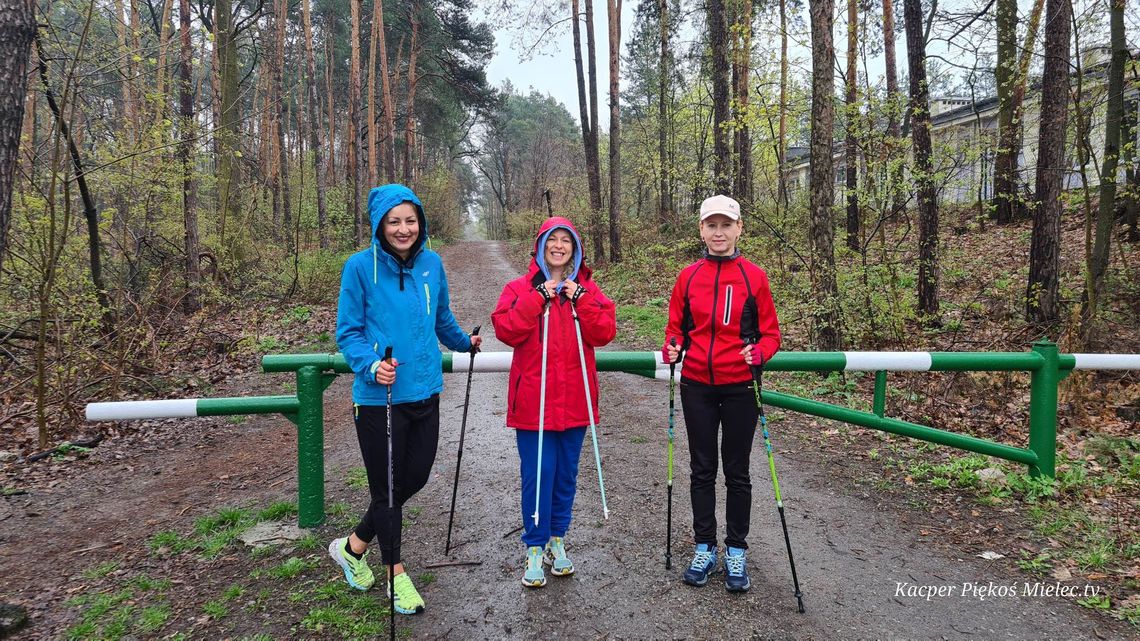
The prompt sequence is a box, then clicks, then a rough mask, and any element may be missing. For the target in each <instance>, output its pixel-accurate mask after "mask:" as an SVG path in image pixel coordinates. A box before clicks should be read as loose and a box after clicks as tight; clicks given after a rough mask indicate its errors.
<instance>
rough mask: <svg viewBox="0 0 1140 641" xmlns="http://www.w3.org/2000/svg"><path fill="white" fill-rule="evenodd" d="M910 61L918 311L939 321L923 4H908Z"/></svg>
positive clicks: (916, 1)
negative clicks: (916, 223) (916, 204)
mask: <svg viewBox="0 0 1140 641" xmlns="http://www.w3.org/2000/svg"><path fill="white" fill-rule="evenodd" d="M903 20H904V21H905V23H906V57H907V63H908V68H909V71H910V114H911V120H910V123H911V125H910V135H911V140H912V142H913V145H914V171H913V172H912V173H913V175H914V181H915V192H916V196H917V198H918V309H919V311H920V312H922V314H923V315H924V316H925V318H924V322H925V323H927V324H934V325H937V324H938V322H939V320H938V202H937V199H936V198H937V192H936V190H935V186H934V168H933V164H932V161H931V143H930V95H929V93H928V91H929V89H928V87H927V84H926V39H925V36H924V35H923V34H924V32H923V29H922V2H921V0H904V2H903Z"/></svg>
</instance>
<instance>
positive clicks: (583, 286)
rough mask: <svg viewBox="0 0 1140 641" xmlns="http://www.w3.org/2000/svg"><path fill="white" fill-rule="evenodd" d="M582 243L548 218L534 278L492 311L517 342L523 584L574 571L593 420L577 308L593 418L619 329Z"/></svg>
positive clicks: (516, 284) (513, 401)
mask: <svg viewBox="0 0 1140 641" xmlns="http://www.w3.org/2000/svg"><path fill="white" fill-rule="evenodd" d="M582 254H583V252H582V240H581V238H580V237H579V236H578V231H577V230H576V229H575V228H574V225H573V224H572V223H571V222H570V221H569V220H567V219H566V218H562V217H553V218H548V219H547V220H546V222H545V223H543V225H542V227H541V228H540V229H539V231H538V235H537V237H536V238H535V242H534V260H533V261H531V264H530V269H529V270H527V274H526V275H525V276H523V277H521V278H517V279H515V280H513V281H511V282H509V283H507V286H506V287H504V288H503V293H502V295H500V296H499V303H498V305H497V306H496V308H495V311H494V313H493V314H491V323H492V324H493V325H494V326H495V336H496V337H497V338H498V339H499V340H501V341H503V342H504V343H506V344H507V345H510V346H511V347H513V348H514V357H513V358H512V360H511V375H510V387H509V388H508V391H507V426H508V427H513V428H515V440H516V442H517V444H518V450H519V469H520V472H521V476H522V518H523V534H522V540H523V543H524V544H525V545H526V546H527V560H526V568H525V570H524V572H523V578H522V582H523V585H526V586H528V587H542V586H543V585H546V576H545V573H544V572H543V564H544V562H545V564H546V565H549V566H551V573H552V574H554V575H555V576H569V575H570V574H573V573H574V564H573V563H572V562H571V561H570V559H569V558H568V557H567V556H566V548H565V543H564V542H563V537H565V536H566V531H567V530H568V529H569V528H570V513H571V510H572V508H573V506H574V494H575V490H576V488H577V484H578V459H579V458H580V456H581V451H582V440H583V438H584V437H585V434H586V426H587V425H589V424H590V416H589V414H588V412H587V409H586V407H587V406H586V390H585V388H584V387H583V385H582V364H581V359H580V357H579V353H578V347H579V346H578V338H577V334H576V332H575V328H574V317H573V314H572V311H574V310H576V311H577V313H578V319H579V322H580V323H581V326H582V343H583V344H582V350H583V352H584V354H585V359H586V373H587V375H588V378H589V381H590V398H591V399H592V401H593V407H594V422H595V423H597V421H598V405H599V403H598V374H597V369H596V368H595V365H594V348H595V347H601V346H603V345H605V344H607V343H609V342H610V341H612V340H613V338H614V335H615V334H616V333H617V319H616V316H615V312H614V304H613V302H612V301H610V299H609V298H606V295H605V294H603V293H602V290H601V288H600V287H599V286H598V284H597V283H595V282H594V281H593V280H592V279H591V278H590V274H591V272H590V268H589V267H586V265H585V262H584V260H583V255H582ZM547 306H549V308H550V320H549V327H548V330H547V331H548V334H547V357H546V361H547V362H546V403H545V410H546V416H545V417H544V420H543V443H542V475H541V488H540V489H539V498H538V503H539V506H538V514H539V521H538V523H537V524H535V522H534V519H533V514H534V512H535V484H536V480H537V477H538V473H537V472H538V422H539V400H540V381H541V377H542V318H543V314H544V312H545V310H546V308H547Z"/></svg>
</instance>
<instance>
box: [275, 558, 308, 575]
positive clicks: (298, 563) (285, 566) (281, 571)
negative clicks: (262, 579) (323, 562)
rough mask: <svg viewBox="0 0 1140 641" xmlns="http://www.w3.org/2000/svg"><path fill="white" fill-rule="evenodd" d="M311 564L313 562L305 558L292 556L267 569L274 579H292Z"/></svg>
mask: <svg viewBox="0 0 1140 641" xmlns="http://www.w3.org/2000/svg"><path fill="white" fill-rule="evenodd" d="M312 566H313V564H312V563H310V562H308V561H306V560H305V559H302V558H300V557H296V556H294V557H290V558H288V559H286V560H285V561H283V562H282V563H281V565H278V566H277V567H275V568H272V569H271V570H269V576H271V577H274V578H276V579H293V578H296V577H297V576H298V575H299V574H301V573H302V572H304V571H305V570H307V569H308V568H310V567H312Z"/></svg>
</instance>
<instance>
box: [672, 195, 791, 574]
mask: <svg viewBox="0 0 1140 641" xmlns="http://www.w3.org/2000/svg"><path fill="white" fill-rule="evenodd" d="M743 229H744V227H743V224H742V223H741V220H740V205H739V204H738V203H737V202H736V201H735V200H733V199H732V198H729V197H728V196H712V197H710V198H707V199H705V201H704V202H703V203H701V217H700V231H701V240H703V241H704V243H705V255H704V258H702V259H701V260H699V261H697V262H695V263H693V264H692V265H689V266H688V267H686V268H685V269H683V270H681V273H680V275H678V276H677V282H676V284H674V285H673V296H672V298H671V299H670V300H669V324H668V326H667V327H666V329H665V345H664V347H663V350H662V354H663V356H664V359H665V362H666V363H674V362H676V361H677V358H678V355H679V354H680V353H682V352H683V353H684V361H683V363H682V366H681V405H682V408H683V410H684V414H685V432H686V434H687V436H688V438H689V463H690V470H691V480H690V484H689V493H690V496H691V499H692V504H693V536H694V540H695V541H696V544H697V546H696V551H695V552H694V554H693V561H692V563H691V564H690V566H689V568H688V569H687V570H686V571H685V574H684V577H683V578H684V580H685V583H688V584H689V585H695V586H703V585H705V584H706V583H707V582H708V578H709V575H710V574H713V573H715V572H716V571H717V562H716V561H717V523H716V474H717V457H718V444H717V440H718V438H717V437H718V436H720V437H721V439H720V441H721V442H720V445H719V451H720V459H721V462H722V463H723V466H724V477H725V487H726V491H727V496H726V500H725V530H726V536H725V541H724V543H725V558H724V565H725V572H726V577H725V582H724V585H725V589H727V590H728V591H730V592H744V591H747V590H748V588H749V587H750V583H749V580H748V572H747V570H746V569H745V562H744V551H745V550H746V549H748V543H747V541H746V538H747V536H748V527H749V515H750V514H751V511H752V482H751V479H750V478H749V474H748V460H749V457H750V455H751V452H752V439H753V436H755V433H756V420H757V418H759V413H760V409H759V407H757V403H756V395H755V393H754V391H753V389H752V371H751V368H752V367H756V368H757V369H759V368H760V367H763V365H764V363H766V362H767V361H768V359H770V358H772V356H773V355H774V354H775V353H776V352H777V350H779V349H780V327H779V324H778V323H777V320H776V307H775V305H773V303H772V292H771V290H770V289H769V287H768V276H767V274H765V273H764V270H762V269H760V268H759V267H757V266H756V265H754V264H753V263H752V262H750V261H749V260H748V259H746V258H744V257H743V256H741V255H740V250H739V249H737V248H736V241H737V239H738V238H739V237H740V233H741V232H742V231H743ZM674 340H675V341H676V342H677V344H676V345H674V344H673V341H674Z"/></svg>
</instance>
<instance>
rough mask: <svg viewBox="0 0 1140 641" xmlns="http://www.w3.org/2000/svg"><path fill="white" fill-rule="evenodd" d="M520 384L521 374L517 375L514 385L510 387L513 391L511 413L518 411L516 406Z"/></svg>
mask: <svg viewBox="0 0 1140 641" xmlns="http://www.w3.org/2000/svg"><path fill="white" fill-rule="evenodd" d="M520 383H522V374H521V373H520V374H519V375H518V377H517V378H515V383H514V385H512V386H511V387H512V389H513V390H514V393H513V394H512V395H511V413H514V412H515V411H516V410H517V409H518V405H519V384H520Z"/></svg>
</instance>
